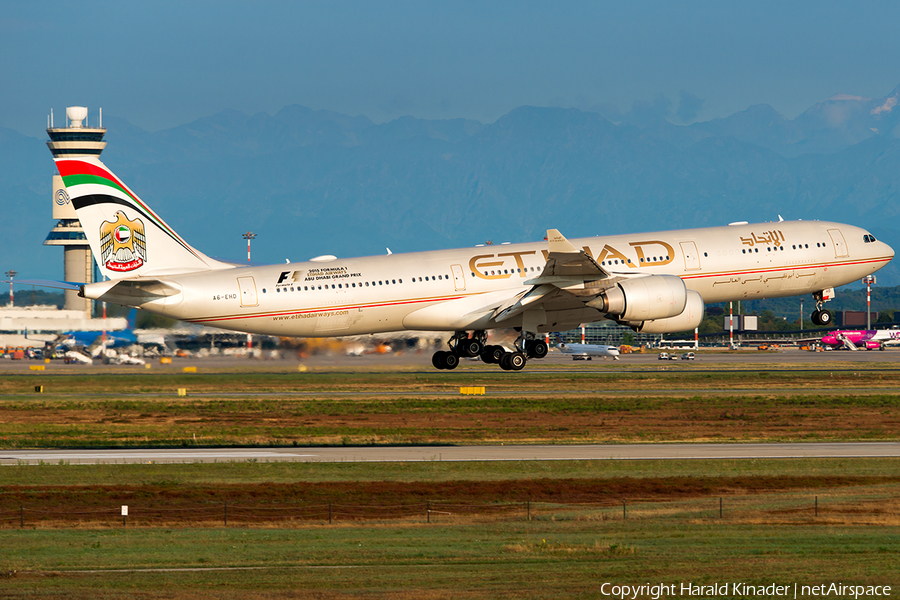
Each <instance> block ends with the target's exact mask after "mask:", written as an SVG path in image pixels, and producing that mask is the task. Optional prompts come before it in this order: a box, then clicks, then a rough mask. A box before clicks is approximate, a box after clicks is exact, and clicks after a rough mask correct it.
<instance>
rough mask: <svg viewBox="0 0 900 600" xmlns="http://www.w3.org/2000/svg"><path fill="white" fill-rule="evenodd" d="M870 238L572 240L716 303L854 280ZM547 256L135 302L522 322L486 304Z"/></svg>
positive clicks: (215, 280) (428, 265)
mask: <svg viewBox="0 0 900 600" xmlns="http://www.w3.org/2000/svg"><path fill="white" fill-rule="evenodd" d="M864 236H865V238H864ZM870 238H871V236H869V235H868V232H867V231H865V230H863V229H860V228H858V227H854V226H850V225H842V224H837V223H827V222H819V221H783V222H773V223H763V224H750V225H731V226H723V227H712V228H704V229H685V230H678V231H665V232H656V233H639V234H632V235H616V236H603V237H594V238H582V239H573V240H570V241H571V243H572V244H573V245H574V246H575V247H576V248H578V249H584V250H585V251H586V252H587V253H588V254H590V256H592V257H593V258H594V259H595V260H596V262H597V263H599V264H600V265H601V266H602V267H603V268H604V269H605V270H606V271H608V272H609V273H610V274H611V275H614V276H615V275H618V276H622V277H634V276H641V275H660V274H669V275H676V276H678V277H680V278H681V279H682V280H683V281H684V283H685V285H686V287H687V288H688V289H691V290H695V291H697V292H698V293H699V294H700V295H701V296H702V298H703V300H704V302H706V303H712V302H723V301H729V300H742V299H753V298H767V297H768V298H771V297H777V296H792V295H800V294H808V293H813V292H817V291H821V290H823V289H827V288H832V287H837V286H840V285H844V284H847V283H850V282H852V281H854V280H857V279H860V278H862V277H864V276H866V275H869V274H871V273H873V272H875V271H877V270H878V269H880V268H881V267H883V266H884V265H885V264H887V262H889V261H890V260H891V258H892V257H893V254H894V253H893V250H892V249H891V248H890V247H889V246H888V245H887V244H884V243H882V242H878V241H874V238H871V240H873V241H866V240H868V239H870ZM547 251H548V250H547V242H535V243H525V244H509V245H508V244H504V245H498V246H482V247H475V248H463V249H455V250H440V251H433V252H417V253H409V254H391V255H386V256H372V257H363V258H348V259H334V260H325V261H310V262H302V263H290V264H283V265H272V266H266V267H236V268H226V269H218V270H212V271H205V272H197V273H189V274H180V275H170V276H157V279H160V280H162V281H164V282H166V283H167V284H170V285H171V286H173V287H174V288H176V289H179V290H180V293H176V294H174V295H169V296H167V297H165V298H159V299H155V300H150V301H143V300H142V301H141V302H140V303H135V304H136V305H138V306H139V307H140V308H142V309H145V310H148V311H151V312H155V313H158V314H163V315H167V316H171V317H174V318H177V319H181V320H184V321H191V322H195V323H202V324H204V325H211V326H216V327H222V328H225V329H232V330H237V331H245V332H250V333H259V334H269V335H278V336H303V337H321V336H339V335H353V334H365V333H377V332H388V331H399V330H446V331H460V330H467V329H490V328H493V327H516V326H520V325H521V317H519V318H518V319H517V318H515V317H514V318H511V319H508V320H506V321H503V322H502V324H497V323H494V322H492V321H491V314H492V310H485V307H487V306H491V307H492V309H493V307H496V305H497V304H498V303H499V302H503V301H505V300H506V299H508V298H510V297H512V296H514V295H515V294H517V293H519V292H521V291H523V290H525V289H526V288H529V287H531V285H532V284H531V283H529V282H530V281H532V280H536V279H538V278H539V276H540V274H541V272H542V270H543V268H544V265H545V263H546V255H547ZM95 285H96V284H95ZM95 297H100V299H103V298H102V294H101V295H100V296H95ZM118 302H119V303H120V304H121V303H123V302H121V300H119V301H118ZM544 309H545V310H546V322H545V323H544V324H543V325H541V327H540V331H542V332H543V331H557V330H562V329H566V328H571V327H576V326H578V325H579V324H580V323H587V322H593V321H597V320H601V319H602V318H603V315H602V314H601V313H600V312H599V311H597V310H595V309H592V308H589V307H586V306H584V305H583V304H582V303H581V302H580V301H577V302H574V303H573V302H571V301H570V302H560V303H558V304H552V303H548V304H546V305H545V306H544Z"/></svg>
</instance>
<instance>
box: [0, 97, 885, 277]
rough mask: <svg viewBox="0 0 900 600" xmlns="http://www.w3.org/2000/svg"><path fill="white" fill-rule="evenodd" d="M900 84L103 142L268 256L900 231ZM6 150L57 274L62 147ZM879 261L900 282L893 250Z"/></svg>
mask: <svg viewBox="0 0 900 600" xmlns="http://www.w3.org/2000/svg"><path fill="white" fill-rule="evenodd" d="M898 96H900V92H898V91H897V90H895V91H894V92H893V93H892V94H891V95H889V96H887V97H885V98H881V99H840V98H839V99H831V100H827V101H825V102H823V103H819V104H817V105H816V106H815V107H811V108H810V109H809V110H808V111H806V112H805V113H803V115H800V116H799V117H798V118H797V119H794V120H793V121H789V120H786V119H784V118H783V117H782V116H781V115H779V114H778V113H777V111H775V110H774V109H772V108H771V107H769V106H767V105H757V106H753V107H750V108H748V109H747V110H746V111H742V112H740V113H736V114H735V115H731V116H730V117H728V118H726V119H717V120H713V121H709V122H706V123H696V124H693V125H690V126H687V127H685V126H676V125H672V124H670V123H655V124H653V125H648V126H647V127H644V128H639V127H637V126H634V125H624V124H617V123H613V122H611V121H609V120H607V119H605V118H604V117H602V116H601V115H599V114H596V113H590V112H583V111H579V110H575V109H561V108H537V107H527V106H526V107H520V108H517V109H515V110H513V111H510V112H509V113H508V114H506V115H504V116H503V117H501V118H500V119H498V120H497V121H496V122H494V123H491V124H482V123H478V122H476V121H470V120H465V119H452V120H440V121H433V120H425V119H416V118H412V117H404V118H401V119H396V120H394V121H390V122H388V123H382V124H375V123H373V122H371V121H370V120H369V119H368V118H366V117H362V116H356V117H353V116H348V115H342V114H339V113H334V112H331V111H321V110H312V109H309V108H306V107H302V106H296V105H295V106H288V107H285V108H283V109H282V110H280V111H278V112H277V113H276V114H275V115H271V116H270V115H267V114H264V113H260V114H257V115H246V114H244V113H240V112H237V111H224V112H222V113H218V114H215V115H211V116H208V117H204V118H201V119H197V120H196V121H194V122H192V123H188V124H185V125H182V126H179V127H175V128H172V129H168V130H164V131H160V132H155V133H151V132H147V131H145V130H143V129H141V128H140V127H137V126H134V125H132V124H130V123H128V122H126V121H122V120H121V119H116V118H115V117H110V116H108V115H107V117H106V119H105V125H106V126H107V128H108V130H109V131H108V134H107V137H106V139H107V141H108V142H109V145H108V147H107V149H106V150H105V151H104V154H103V159H104V161H105V162H106V163H107V165H109V166H110V167H111V168H112V169H113V170H114V171H115V172H116V173H117V174H118V175H119V176H120V177H121V178H123V179H124V180H125V181H126V183H128V185H129V186H130V187H131V188H132V189H134V190H135V191H136V192H137V193H138V194H140V195H141V196H142V197H143V198H144V199H145V200H146V201H148V202H149V203H150V204H151V205H152V206H153V207H154V209H155V210H157V212H159V213H160V214H161V215H162V216H163V217H164V218H165V219H166V220H167V221H168V222H169V223H170V224H171V225H172V226H174V227H175V228H176V229H177V230H178V231H179V232H180V233H182V235H184V236H185V237H186V238H187V239H188V240H189V241H190V242H191V243H192V244H194V245H196V246H198V247H199V248H201V249H203V250H204V251H206V252H208V253H209V254H212V255H215V256H220V257H225V258H228V257H232V258H240V256H241V254H242V249H243V247H244V246H243V240H241V239H240V233H242V232H243V231H246V230H248V229H251V230H253V231H255V232H257V233H258V234H259V237H258V238H257V240H256V241H254V246H253V248H254V260H259V261H264V262H282V261H283V260H284V259H285V258H289V259H291V260H303V259H306V258H309V257H311V256H315V255H319V254H325V253H330V254H336V255H339V256H354V255H362V254H373V253H376V254H377V253H381V252H384V248H385V247H386V246H390V247H391V249H392V250H393V251H395V252H398V251H414V250H424V249H434V248H446V247H454V246H472V245H474V244H477V243H483V242H484V241H485V240H492V241H494V242H495V243H500V242H503V241H525V240H536V239H541V238H542V237H543V235H544V233H545V231H546V229H547V228H550V227H554V228H558V229H560V230H561V231H563V233H564V234H566V235H567V236H570V237H577V236H587V235H600V234H613V233H623V232H640V231H652V230H661V229H671V228H679V227H693V226H704V225H719V224H724V223H727V222H730V221H736V220H749V221H766V220H768V221H771V220H777V218H778V215H779V214H781V215H782V216H784V218H788V219H790V218H804V219H822V220H835V221H843V222H848V223H853V224H858V225H861V226H863V227H868V228H870V229H871V230H872V231H873V233H875V234H876V235H877V236H879V237H882V238H884V239H885V240H886V241H888V242H889V243H891V244H892V245H894V246H895V247H900V203H898V202H897V199H898V190H900V169H898V167H900V140H897V139H896V138H895V136H894V134H893V131H894V129H895V128H896V124H897V122H898V117H900V115H898V114H897V113H898V111H900V108H895V107H894V106H895V104H891V103H892V102H894V103H895V102H896V98H897V97H898ZM891 98H894V99H895V100H894V101H892V100H891ZM885 107H886V108H885ZM879 108H882V110H880V111H878V109H879ZM888 109H890V110H888ZM873 111H878V112H873ZM873 124H874V125H879V127H874V125H873ZM873 129H877V131H873ZM866 131H868V133H865V132H866ZM829 148H830V149H831V150H828V149H829ZM826 150H828V151H826ZM0 156H2V157H3V158H4V160H5V163H6V164H7V165H15V169H14V170H11V169H7V170H6V172H5V173H4V174H2V175H0V180H2V181H3V183H4V186H3V189H4V197H5V200H4V205H7V203H9V202H12V203H15V211H14V213H13V214H15V215H16V218H17V219H21V220H22V221H21V222H22V223H23V227H21V228H19V227H16V228H15V231H11V232H10V238H11V239H12V241H13V243H12V246H13V248H14V251H12V252H10V253H9V254H7V253H4V254H5V255H6V258H7V261H6V262H8V263H9V266H5V268H11V267H12V268H16V269H17V270H18V271H20V273H23V274H24V273H34V274H33V275H28V276H33V277H38V276H43V277H55V278H60V277H62V269H61V263H62V256H61V252H60V251H58V250H51V249H44V248H38V246H39V245H40V243H41V242H42V241H43V239H44V237H46V234H47V232H48V231H49V229H50V228H51V227H52V226H53V220H52V219H51V217H50V198H49V195H50V174H52V172H53V171H52V163H51V160H50V156H49V151H48V150H47V149H46V146H45V145H44V144H43V141H42V140H35V139H34V138H27V137H25V136H21V135H19V134H17V133H15V132H10V131H9V130H0ZM7 214H10V213H9V211H7ZM47 264H49V265H52V270H50V269H48V267H47V266H46V265H47ZM881 276H882V277H883V278H886V279H887V280H886V281H885V283H888V281H890V280H892V279H893V278H896V281H895V282H896V283H900V277H897V271H896V269H894V268H893V267H888V268H887V269H885V271H883V272H882V275H881Z"/></svg>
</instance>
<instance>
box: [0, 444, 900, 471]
mask: <svg viewBox="0 0 900 600" xmlns="http://www.w3.org/2000/svg"><path fill="white" fill-rule="evenodd" d="M851 457H862V458H886V457H900V442H849V443H788V444H593V445H543V446H526V445H510V446H374V447H322V448H317V447H307V448H293V447H292V448H247V449H243V448H242V449H234V448H222V449H216V448H197V449H180V448H179V449H135V450H2V451H0V465H34V464H41V463H42V462H43V463H45V464H58V463H60V462H62V463H64V464H166V463H188V464H189V463H217V462H219V463H221V462H226V463H227V462H246V461H257V462H306V463H309V462H437V461H450V462H453V461H522V460H544V461H550V460H684V459H693V460H699V459H754V458H757V459H758V458H851Z"/></svg>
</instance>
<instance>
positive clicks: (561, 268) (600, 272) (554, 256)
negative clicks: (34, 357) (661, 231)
mask: <svg viewBox="0 0 900 600" xmlns="http://www.w3.org/2000/svg"><path fill="white" fill-rule="evenodd" d="M547 243H548V246H549V248H548V253H547V262H546V263H545V264H544V268H543V270H542V271H541V274H540V275H539V276H538V277H536V278H534V279H530V280H528V281H526V282H525V283H527V284H531V287H530V288H528V289H527V290H525V291H524V292H521V293H520V294H517V295H516V296H514V297H512V298H510V299H509V300H507V301H506V302H504V303H502V304H501V305H500V306H498V307H497V308H496V309H495V310H494V313H493V315H492V318H493V320H494V321H495V322H497V323H500V322H503V321H506V320H507V319H510V318H512V317H514V316H516V315H518V314H520V313H522V312H523V311H525V310H528V309H538V308H543V309H544V310H571V309H583V308H584V303H585V302H586V301H587V300H590V299H592V298H594V297H595V296H596V295H597V294H599V293H600V291H601V290H603V289H605V288H607V287H609V286H610V285H612V284H613V283H615V278H614V277H612V276H611V275H610V273H609V272H608V271H607V270H606V269H604V268H603V267H601V266H600V264H599V263H597V261H596V260H594V259H593V258H592V257H591V256H590V255H589V254H588V253H587V252H585V251H584V250H579V249H578V248H576V247H575V246H574V245H572V243H571V242H570V241H569V240H567V239H566V238H565V236H563V234H561V233H560V232H559V230H557V229H548V230H547Z"/></svg>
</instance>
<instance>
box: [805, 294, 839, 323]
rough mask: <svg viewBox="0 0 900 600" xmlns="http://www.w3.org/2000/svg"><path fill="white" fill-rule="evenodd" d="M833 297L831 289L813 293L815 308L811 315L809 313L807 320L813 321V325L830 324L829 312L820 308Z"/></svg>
mask: <svg viewBox="0 0 900 600" xmlns="http://www.w3.org/2000/svg"><path fill="white" fill-rule="evenodd" d="M833 297H834V290H833V289H829V290H823V291H821V292H814V293H813V298H815V300H816V310H814V311H813V313H812V315H810V317H809V320H810V321H812V322H813V325H830V324H831V313H830V312H828V311H827V310H825V309H824V308H822V306H823V305H824V304H825V302H827V301H828V300H831V299H832V298H833Z"/></svg>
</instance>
